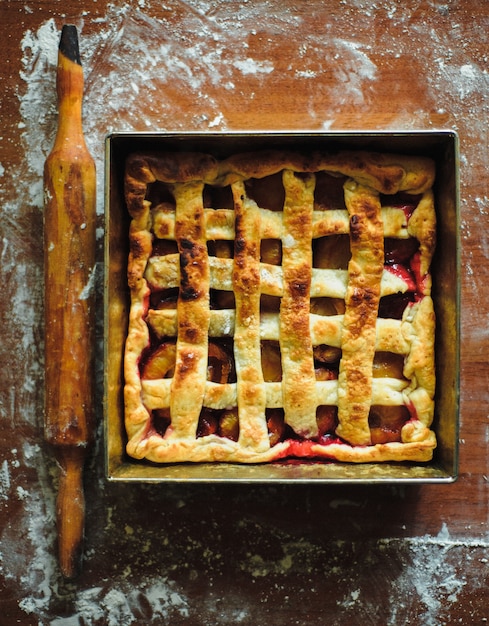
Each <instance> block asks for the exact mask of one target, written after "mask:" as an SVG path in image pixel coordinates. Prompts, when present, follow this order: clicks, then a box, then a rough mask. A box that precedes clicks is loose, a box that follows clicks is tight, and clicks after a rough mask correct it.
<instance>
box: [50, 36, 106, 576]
mask: <svg viewBox="0 0 489 626" xmlns="http://www.w3.org/2000/svg"><path fill="white" fill-rule="evenodd" d="M83 86H84V81H83V69H82V66H81V62H80V54H79V46H78V33H77V30H76V27H75V26H72V25H65V26H63V29H62V32H61V38H60V43H59V50H58V65H57V72H56V91H57V97H58V128H57V133H56V138H55V142H54V146H53V148H52V151H51V153H50V154H49V156H48V157H47V159H46V162H45V166H44V277H45V292H44V302H45V355H44V356H45V413H44V435H45V439H46V441H47V442H48V443H49V444H51V445H52V446H53V450H54V456H55V458H56V460H57V463H58V465H59V488H58V494H57V500H56V523H57V532H58V557H59V566H60V570H61V572H62V574H63V576H65V577H66V578H74V577H75V576H76V575H77V574H78V573H79V570H80V565H81V555H82V549H83V535H84V520H85V498H84V490H83V469H84V465H85V461H86V457H87V454H88V451H89V449H90V446H91V444H92V442H93V438H94V414H93V412H94V411H93V409H94V407H93V388H94V383H93V367H92V361H93V328H94V325H93V316H94V299H95V294H94V284H93V283H94V272H95V220H96V202H95V197H96V191H95V187H96V177H95V163H94V161H93V159H92V157H91V156H90V154H89V152H88V149H87V146H86V143H85V139H84V136H83V129H82V98H83Z"/></svg>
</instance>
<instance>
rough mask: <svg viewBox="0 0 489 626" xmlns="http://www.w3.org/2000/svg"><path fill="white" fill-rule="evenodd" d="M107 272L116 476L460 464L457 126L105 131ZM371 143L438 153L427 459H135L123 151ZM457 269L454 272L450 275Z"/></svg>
mask: <svg viewBox="0 0 489 626" xmlns="http://www.w3.org/2000/svg"><path fill="white" fill-rule="evenodd" d="M105 148H106V153H105V156H106V168H105V193H106V197H105V226H106V229H105V281H104V325H105V326H104V328H105V330H104V434H105V454H106V474H107V477H108V479H109V480H111V481H131V482H134V481H141V482H160V481H161V482H168V481H174V482H175V481H177V482H178V481H183V482H185V481H187V482H244V483H247V482H285V483H287V482H290V483H297V482H325V483H336V482H349V483H389V482H391V483H417V482H418V483H449V482H454V481H455V480H456V478H457V473H458V439H459V349H460V347H459V346H460V239H459V232H460V229H459V178H458V170H459V168H458V162H459V161H458V154H459V148H458V137H457V134H456V133H455V132H453V131H451V130H435V131H347V132H314V131H312V132H306V131H304V132H280V133H277V132H260V133H255V132H230V133H228V132H226V133H181V132H180V133H126V132H124V133H122V132H121V133H113V134H111V135H109V136H108V137H107V138H106V145H105ZM272 148H273V149H287V150H300V151H311V152H312V151H316V150H320V151H324V152H334V151H337V150H367V151H374V152H387V153H395V154H405V155H417V156H428V157H431V158H433V159H434V160H435V163H436V181H435V188H434V192H435V202H436V213H437V247H436V252H435V256H434V259H433V263H432V277H433V290H432V296H433V301H434V306H435V313H436V340H435V360H436V376H437V385H436V394H435V417H434V423H433V429H434V431H435V432H436V436H437V442H438V443H437V448H436V449H435V452H434V457H433V459H432V461H430V462H428V463H407V462H404V463H376V464H373V463H358V464H356V463H340V462H327V461H322V462H311V461H297V460H294V461H293V462H287V461H282V462H273V463H265V464H254V465H248V464H235V463H178V464H161V465H160V464H155V463H150V462H148V461H138V460H135V459H132V458H131V457H129V456H128V455H127V454H126V452H125V446H126V442H127V438H126V435H125V429H124V403H123V385H124V381H123V356H124V344H125V339H126V335H127V329H128V316H129V292H128V287H127V258H128V244H129V239H128V229H129V223H130V216H129V214H128V211H127V208H126V206H125V201H124V169H125V160H126V157H127V156H128V155H129V154H131V153H133V152H136V151H143V152H165V151H168V152H175V151H191V152H204V153H208V154H211V155H213V156H215V157H216V158H225V157H227V156H229V155H231V154H236V153H239V152H247V151H250V150H253V151H255V150H261V149H272ZM454 278H455V279H454Z"/></svg>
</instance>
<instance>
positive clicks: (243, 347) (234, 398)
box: [124, 151, 436, 463]
mask: <svg viewBox="0 0 489 626" xmlns="http://www.w3.org/2000/svg"><path fill="white" fill-rule="evenodd" d="M434 177H435V167H434V163H433V162H432V161H431V160H430V159H428V158H423V157H408V156H399V155H390V154H377V153H366V152H340V153H336V154H328V153H314V154H302V153H298V152H283V151H263V152H256V153H247V154H236V155H232V156H230V157H229V158H225V159H222V160H218V159H216V158H215V157H213V156H212V155H208V154H200V153H182V152H178V153H168V152H161V153H144V154H143V153H137V154H132V155H131V156H130V157H129V158H128V159H127V163H126V174H125V197H126V202H127V207H128V210H129V213H130V215H131V218H132V219H131V225H130V232H129V240H130V254H129V260H128V285H129V289H130V295H131V307H130V319H129V330H128V336H127V340H126V349H125V357H124V375H125V387H124V401H125V425H126V431H127V435H128V443H127V452H128V454H129V455H131V456H133V457H135V458H137V459H143V458H145V459H148V460H149V461H152V462H157V463H174V462H186V461H193V462H212V461H228V462H238V463H261V462H270V461H275V460H278V459H285V458H289V457H296V458H303V459H304V458H306V459H315V460H318V459H323V460H337V461H346V462H377V461H421V462H422V461H428V460H430V459H431V458H432V455H433V450H434V448H435V447H436V437H435V434H434V432H433V430H432V428H431V424H432V420H433V412H434V392H435V367H434V334H435V315H434V308H433V302H432V299H431V274H430V264H431V260H432V256H433V252H434V247H435V232H436V223H435V206H434V197H433V183H434Z"/></svg>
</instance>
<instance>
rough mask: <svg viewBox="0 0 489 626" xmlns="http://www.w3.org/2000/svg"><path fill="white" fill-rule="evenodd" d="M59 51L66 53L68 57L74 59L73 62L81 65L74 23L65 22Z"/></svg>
mask: <svg viewBox="0 0 489 626" xmlns="http://www.w3.org/2000/svg"><path fill="white" fill-rule="evenodd" d="M59 51H60V52H61V53H62V54H64V56H65V57H66V58H67V59H70V61H73V63H76V64H77V65H81V61H80V50H79V48H78V32H77V30H76V26H73V25H72V24H65V25H64V26H63V29H62V30H61V39H60V42H59Z"/></svg>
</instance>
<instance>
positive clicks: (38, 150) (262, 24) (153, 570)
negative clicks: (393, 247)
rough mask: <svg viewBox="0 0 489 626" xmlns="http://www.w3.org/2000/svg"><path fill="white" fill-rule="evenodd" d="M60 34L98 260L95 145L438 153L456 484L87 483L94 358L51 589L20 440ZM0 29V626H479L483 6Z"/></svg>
mask: <svg viewBox="0 0 489 626" xmlns="http://www.w3.org/2000/svg"><path fill="white" fill-rule="evenodd" d="M64 23H73V24H75V25H76V26H77V27H78V31H79V35H80V46H81V55H82V62H83V66H84V70H85V79H86V96H85V107H84V114H85V122H84V126H85V132H86V137H87V142H88V144H89V148H90V150H91V151H92V154H93V155H94V157H95V159H96V162H97V168H98V213H99V214H100V228H99V243H100V248H101V246H102V238H103V220H102V212H103V142H104V137H105V136H106V134H107V133H109V132H111V131H117V130H138V131H140V130H177V131H179V130H199V131H206V130H213V131H224V130H231V129H232V130H241V129H246V130H249V129H257V130H262V129H272V130H301V129H316V130H321V129H323V130H329V129H331V130H342V129H379V130H393V129H402V130H414V129H454V130H456V131H457V132H458V133H459V136H460V152H461V154H460V177H461V190H460V194H461V200H460V210H461V229H462V232H461V238H462V273H461V280H462V320H461V328H462V342H461V415H460V420H461V422H460V423H461V434H460V477H459V479H458V481H457V482H456V483H454V484H449V485H418V486H373V485H370V486H365V485H364V486H361V485H357V486H350V487H345V486H340V485H329V486H328V485H315V486H307V485H297V486H291V485H280V486H277V485H254V486H252V485H237V486H236V485H234V486H233V485H214V486H209V485H186V484H177V485H172V486H165V485H141V484H124V485H121V484H113V483H108V482H107V481H106V479H105V477H104V468H103V441H102V426H101V424H102V409H101V396H102V376H101V373H102V365H101V360H100V358H99V365H98V367H97V381H98V382H97V387H96V389H95V394H96V398H97V402H98V407H99V408H98V424H99V429H98V432H97V445H96V447H95V449H94V450H93V453H92V455H91V457H90V459H89V462H88V465H87V467H86V472H85V479H86V495H87V519H86V538H85V561H84V567H83V571H82V573H81V575H80V577H79V578H78V579H77V580H75V581H71V582H67V581H64V580H62V578H61V577H60V575H59V571H58V566H57V561H56V533H55V527H54V498H55V493H56V484H57V468H56V466H55V463H54V461H53V457H52V454H51V451H50V450H49V449H48V448H47V446H46V445H45V444H44V443H43V434H42V422H43V356H42V353H43V321H42V314H43V269H42V257H43V250H42V204H43V193H42V182H41V179H42V167H43V162H44V159H45V157H46V155H47V153H48V152H49V150H50V148H51V146H52V143H53V140H54V132H55V127H56V119H57V118H56V96H55V65H56V58H57V46H58V41H59V34H60V29H61V27H62V25H63V24H64ZM0 29H1V34H2V46H3V50H4V52H3V60H2V64H1V69H0V72H1V86H2V88H1V91H0V98H1V116H2V117H1V119H2V127H1V141H0V216H1V219H0V285H1V288H2V296H1V298H0V320H1V340H0V362H1V363H2V364H3V365H2V367H1V368H0V533H1V541H0V624H2V625H7V626H10V625H11V624H33V625H34V624H36V625H37V624H43V625H44V624H49V625H52V626H68V625H70V626H71V625H81V624H83V625H84V626H88V625H92V624H94V625H105V624H117V625H124V626H128V625H132V624H145V625H149V624H171V625H172V626H176V625H178V624H185V625H187V624H188V625H192V626H194V625H206V626H207V625H209V626H220V625H226V626H227V625H231V624H242V625H243V626H248V625H249V626H256V625H257V624H265V623H266V624H268V625H269V626H272V625H273V626H288V625H292V624H299V625H309V624H310V625H312V624H326V623H330V624H338V625H343V624H344V625H348V626H352V625H355V624H359V625H360V624H362V625H363V624H375V625H378V624H396V625H397V624H424V625H431V624H433V625H439V624H485V623H487V621H488V619H489V592H488V586H489V585H488V583H489V568H488V563H489V554H488V550H487V549H488V546H489V528H488V523H489V506H488V495H489V493H488V476H489V468H488V456H487V444H488V437H489V415H488V402H487V401H488V375H489V366H488V359H487V356H488V352H489V330H488V329H489V325H488V314H489V297H488V293H487V285H488V283H489V269H488V268H489V263H488V261H489V254H488V244H489V242H488V235H487V233H486V231H487V230H488V228H487V220H488V219H489V189H488V183H487V178H486V167H487V163H488V161H489V152H488V133H487V118H488V116H489V110H488V109H489V74H488V67H489V65H488V64H489V59H488V55H489V50H488V45H487V41H488V36H487V32H489V3H488V2H479V3H474V2H472V0H446V1H445V2H438V1H429V2H428V1H424V0H412V1H407V2H398V1H397V0H385V1H383V2H371V1H370V0H368V1H367V0H340V1H337V0H334V1H333V0H323V1H319V0H310V1H308V2H293V1H289V0H257V1H251V0H249V1H246V0H242V1H241V2H235V1H234V0H217V1H214V2H211V1H208V0H187V1H185V0H165V2H159V1H157V0H132V1H125V0H113V1H112V2H107V1H106V0H98V1H97V2H95V1H88V0H85V1H83V2H79V1H78V0H63V2H61V1H59V0H36V1H32V0H25V1H22V2H21V1H17V0H3V2H2V4H1V5H0ZM98 269H99V272H98V277H99V280H98V293H99V295H100V293H101V287H102V278H101V277H102V267H101V264H100V267H99V268H98ZM454 279H455V277H454ZM98 310H99V311H100V310H101V309H100V308H99V309H98ZM97 331H98V345H99V346H100V345H101V339H102V336H103V328H102V324H99V325H98V329H97ZM100 355H101V352H100V350H99V357H100Z"/></svg>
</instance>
